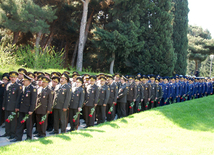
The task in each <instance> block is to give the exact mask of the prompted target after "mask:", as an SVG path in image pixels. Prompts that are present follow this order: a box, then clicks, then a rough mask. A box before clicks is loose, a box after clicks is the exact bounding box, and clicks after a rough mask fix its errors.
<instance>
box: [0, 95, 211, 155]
mask: <svg viewBox="0 0 214 155" xmlns="http://www.w3.org/2000/svg"><path fill="white" fill-rule="evenodd" d="M213 146H214V96H210V97H205V98H202V99H197V100H193V101H187V102H183V103H175V104H173V105H168V106H164V107H159V108H156V109H153V110H149V111H146V112H141V113H138V114H134V115H131V116H129V117H126V118H122V119H118V120H116V121H113V122H110V123H104V124H100V125H98V126H96V127H91V128H88V129H85V130H80V131H75V132H72V133H66V134H62V135H57V136H52V137H46V138H43V139H39V140H32V141H27V142H19V143H15V144H12V145H9V146H5V147H1V148H0V154H1V155H3V154H8V155H12V154H27V155H29V154H37V155H38V154H39V155H41V154H57V155H61V154H72V155H73V154H78V155H79V154H99V155H103V154H116V155H117V154H119V155H124V154H127V155H129V154H155V155H156V154H164V155H165V154H190V155H195V154H205V155H207V154H214V147H213Z"/></svg>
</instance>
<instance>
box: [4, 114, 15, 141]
mask: <svg viewBox="0 0 214 155" xmlns="http://www.w3.org/2000/svg"><path fill="white" fill-rule="evenodd" d="M11 113H12V111H7V110H5V118H6V119H7V118H8V116H9V115H11ZM16 127H17V114H16V116H15V117H14V118H13V120H12V121H11V122H10V123H7V122H5V133H6V134H7V135H8V136H13V137H14V136H15V134H16Z"/></svg>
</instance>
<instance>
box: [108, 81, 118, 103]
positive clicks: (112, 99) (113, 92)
mask: <svg viewBox="0 0 214 155" xmlns="http://www.w3.org/2000/svg"><path fill="white" fill-rule="evenodd" d="M109 88H110V95H109V99H108V102H107V103H108V104H110V105H111V104H113V102H117V95H118V86H117V85H116V84H115V83H114V82H113V83H112V84H110V85H109Z"/></svg>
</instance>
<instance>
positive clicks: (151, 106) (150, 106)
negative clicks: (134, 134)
mask: <svg viewBox="0 0 214 155" xmlns="http://www.w3.org/2000/svg"><path fill="white" fill-rule="evenodd" d="M152 101H153V102H152ZM154 107H155V99H151V100H150V102H149V107H148V109H151V108H154Z"/></svg>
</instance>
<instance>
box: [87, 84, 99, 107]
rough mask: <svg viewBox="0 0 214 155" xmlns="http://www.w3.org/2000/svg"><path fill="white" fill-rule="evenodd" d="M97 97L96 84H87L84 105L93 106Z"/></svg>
mask: <svg viewBox="0 0 214 155" xmlns="http://www.w3.org/2000/svg"><path fill="white" fill-rule="evenodd" d="M98 98H99V89H98V86H97V85H96V84H94V85H90V84H89V85H87V87H86V93H85V100H86V105H85V106H94V104H97V102H98Z"/></svg>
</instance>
